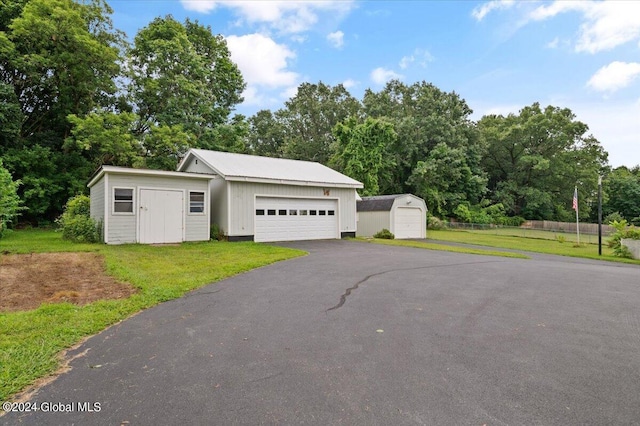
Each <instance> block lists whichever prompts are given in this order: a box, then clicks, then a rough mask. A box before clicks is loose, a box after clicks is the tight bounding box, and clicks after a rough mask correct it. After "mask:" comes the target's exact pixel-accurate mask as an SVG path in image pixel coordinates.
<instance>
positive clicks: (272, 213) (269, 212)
mask: <svg viewBox="0 0 640 426" xmlns="http://www.w3.org/2000/svg"><path fill="white" fill-rule="evenodd" d="M267 214H268V215H269V216H275V215H276V211H275V210H271V209H269V210H267Z"/></svg>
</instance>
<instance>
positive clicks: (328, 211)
mask: <svg viewBox="0 0 640 426" xmlns="http://www.w3.org/2000/svg"><path fill="white" fill-rule="evenodd" d="M327 213H328V214H329V216H335V215H336V211H335V210H327Z"/></svg>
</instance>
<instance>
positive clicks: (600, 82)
mask: <svg viewBox="0 0 640 426" xmlns="http://www.w3.org/2000/svg"><path fill="white" fill-rule="evenodd" d="M638 76H640V63H639V62H619V61H615V62H612V63H610V64H609V65H606V66H604V67H602V68H600V69H599V70H598V71H596V73H595V74H594V75H593V76H592V77H591V78H590V79H589V81H588V82H587V86H589V87H591V88H593V89H595V90H597V91H600V92H615V91H616V90H620V89H622V88H624V87H627V86H628V85H630V84H631V83H632V82H633V80H634V79H636V78H637V77H638Z"/></svg>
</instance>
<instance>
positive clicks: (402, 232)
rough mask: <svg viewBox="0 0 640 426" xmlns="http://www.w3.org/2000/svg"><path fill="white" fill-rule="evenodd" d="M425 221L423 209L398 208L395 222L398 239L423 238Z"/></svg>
mask: <svg viewBox="0 0 640 426" xmlns="http://www.w3.org/2000/svg"><path fill="white" fill-rule="evenodd" d="M423 220H425V219H424V218H423V215H422V210H421V209H417V208H408V207H398V208H397V209H396V211H395V221H394V222H395V232H394V234H395V236H396V238H422V228H423V226H424V225H423V223H422V222H423Z"/></svg>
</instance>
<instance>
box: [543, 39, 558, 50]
mask: <svg viewBox="0 0 640 426" xmlns="http://www.w3.org/2000/svg"><path fill="white" fill-rule="evenodd" d="M559 44H560V39H559V38H558V37H556V38H554V39H553V40H551V41H550V42H549V43H547V46H546V47H547V48H548V49H557V48H558V45H559Z"/></svg>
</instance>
